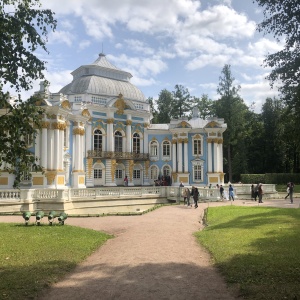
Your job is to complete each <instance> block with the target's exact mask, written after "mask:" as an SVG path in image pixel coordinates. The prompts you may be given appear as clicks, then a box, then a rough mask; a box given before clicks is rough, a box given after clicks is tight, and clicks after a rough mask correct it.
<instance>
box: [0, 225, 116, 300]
mask: <svg viewBox="0 0 300 300" xmlns="http://www.w3.org/2000/svg"><path fill="white" fill-rule="evenodd" d="M111 237H112V236H109V235H107V234H104V233H101V232H99V231H95V230H89V229H83V228H79V227H74V226H68V225H64V226H59V225H53V226H48V225H41V226H36V225H30V224H29V225H28V226H25V225H24V224H12V223H8V224H7V223H6V224H5V223H0V245H1V247H0V299H10V300H11V299H33V298H35V297H36V296H37V295H38V292H39V291H41V290H42V289H43V288H45V287H47V286H49V285H50V284H51V283H53V282H57V281H58V280H59V279H61V278H62V277H63V276H64V275H65V274H66V273H67V272H69V271H70V270H72V269H73V268H74V267H75V266H76V265H77V264H78V263H79V262H81V261H83V260H84V259H85V258H86V257H87V256H89V255H90V254H91V253H92V252H93V251H94V250H95V249H97V248H98V247H99V246H100V245H102V244H103V243H104V242H105V241H106V240H107V239H109V238H111Z"/></svg>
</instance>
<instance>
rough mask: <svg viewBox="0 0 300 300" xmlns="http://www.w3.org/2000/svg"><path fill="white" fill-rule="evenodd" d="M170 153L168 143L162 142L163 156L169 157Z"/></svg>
mask: <svg viewBox="0 0 300 300" xmlns="http://www.w3.org/2000/svg"><path fill="white" fill-rule="evenodd" d="M170 153H171V146H170V142H168V141H164V142H163V156H165V157H166V156H167V157H170Z"/></svg>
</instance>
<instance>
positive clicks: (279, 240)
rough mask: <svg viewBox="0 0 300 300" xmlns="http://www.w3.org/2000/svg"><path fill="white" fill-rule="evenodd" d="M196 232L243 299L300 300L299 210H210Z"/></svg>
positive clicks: (247, 208) (227, 279) (233, 207)
mask: <svg viewBox="0 0 300 300" xmlns="http://www.w3.org/2000/svg"><path fill="white" fill-rule="evenodd" d="M206 218H207V223H208V226H207V227H206V228H205V229H204V230H203V231H201V232H197V233H196V237H197V238H198V240H199V242H200V243H201V244H202V245H204V246H205V247H206V248H207V249H208V250H209V251H210V252H211V254H212V256H213V258H214V262H215V264H216V266H217V267H218V268H219V269H220V271H221V273H222V274H223V275H224V277H225V278H226V281H227V282H228V283H229V285H231V284H232V285H233V286H235V287H236V286H237V287H238V288H239V290H240V295H241V297H243V298H244V299H272V300H273V299H300V210H299V209H282V208H281V209H277V208H266V207H237V206H224V207H214V208H208V212H207V214H206Z"/></svg>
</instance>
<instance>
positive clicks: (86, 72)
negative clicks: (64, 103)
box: [60, 53, 146, 102]
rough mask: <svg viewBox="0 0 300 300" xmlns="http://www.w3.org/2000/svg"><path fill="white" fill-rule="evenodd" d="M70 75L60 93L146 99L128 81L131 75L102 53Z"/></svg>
mask: <svg viewBox="0 0 300 300" xmlns="http://www.w3.org/2000/svg"><path fill="white" fill-rule="evenodd" d="M72 75H73V81H72V82H71V83H69V84H68V85H66V86H65V87H63V88H62V89H61V90H60V93H62V94H65V95H70V94H93V95H99V96H102V97H118V96H119V94H122V95H123V97H124V98H125V99H130V100H138V101H143V102H145V101H146V99H145V96H144V94H143V93H142V92H141V91H140V90H139V89H138V88H137V87H135V86H134V85H133V84H132V83H130V78H131V77H132V75H131V74H130V73H128V72H126V71H122V70H120V69H118V68H116V67H115V66H114V65H112V64H111V63H110V62H109V61H108V60H107V59H106V57H105V55H104V54H102V53H101V54H99V57H98V59H97V60H96V61H95V62H94V63H92V64H90V65H84V66H81V67H79V68H78V69H76V70H75V71H73V72H72Z"/></svg>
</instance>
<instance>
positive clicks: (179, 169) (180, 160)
mask: <svg viewBox="0 0 300 300" xmlns="http://www.w3.org/2000/svg"><path fill="white" fill-rule="evenodd" d="M178 172H179V173H182V141H181V139H180V140H179V142H178Z"/></svg>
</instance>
